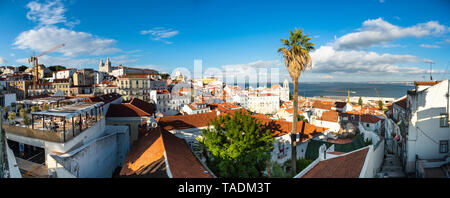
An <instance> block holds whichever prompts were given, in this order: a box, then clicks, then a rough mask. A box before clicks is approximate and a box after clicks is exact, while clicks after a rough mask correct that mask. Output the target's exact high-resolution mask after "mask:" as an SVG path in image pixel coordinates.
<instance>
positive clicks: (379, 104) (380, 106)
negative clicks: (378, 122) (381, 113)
mask: <svg viewBox="0 0 450 198" xmlns="http://www.w3.org/2000/svg"><path fill="white" fill-rule="evenodd" d="M383 106H384V105H383V101H381V100H380V101H378V107H379V108H380V109H383Z"/></svg>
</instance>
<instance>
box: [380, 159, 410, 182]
mask: <svg viewBox="0 0 450 198" xmlns="http://www.w3.org/2000/svg"><path fill="white" fill-rule="evenodd" d="M379 174H382V175H384V177H387V178H403V177H406V175H405V173H404V172H403V168H402V164H401V162H400V160H399V159H398V157H397V156H395V155H393V154H385V155H384V160H383V166H382V167H381V171H380V172H379Z"/></svg>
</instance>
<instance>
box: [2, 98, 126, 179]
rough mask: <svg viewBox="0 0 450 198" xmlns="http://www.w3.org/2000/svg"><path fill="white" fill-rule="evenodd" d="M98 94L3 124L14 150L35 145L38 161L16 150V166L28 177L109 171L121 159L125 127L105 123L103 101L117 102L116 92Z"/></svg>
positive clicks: (105, 173)
mask: <svg viewBox="0 0 450 198" xmlns="http://www.w3.org/2000/svg"><path fill="white" fill-rule="evenodd" d="M103 97H107V98H102V97H99V98H91V99H88V100H89V101H90V102H77V103H75V104H72V105H66V106H60V107H58V108H56V109H52V110H51V111H41V112H34V113H32V115H31V117H32V124H31V126H25V125H16V126H11V125H5V128H4V129H5V132H6V138H7V139H8V141H9V142H10V143H13V144H14V145H15V147H14V148H15V149H18V151H17V152H23V153H27V152H28V153H29V152H34V151H40V152H39V153H37V154H36V156H35V157H34V158H35V159H41V160H42V162H39V163H37V162H33V161H30V160H31V158H25V159H22V158H20V156H16V157H17V158H16V159H18V160H19V161H20V162H21V163H18V167H19V169H21V170H22V171H24V172H27V174H30V175H31V176H34V177H57V178H61V177H63V178H66V177H69V178H74V177H104V178H108V177H111V176H112V174H113V172H114V170H115V169H116V168H117V167H119V166H122V165H123V162H124V161H125V157H126V154H127V152H128V149H129V129H128V127H124V126H105V118H104V117H105V113H106V112H107V110H108V108H109V105H110V104H111V103H121V101H122V97H121V96H120V95H114V96H112V95H108V96H103ZM93 100H95V101H97V102H93ZM101 100H103V101H105V102H100V101H101ZM10 145H11V144H10ZM23 148H25V149H23ZM31 154H32V155H34V153H31ZM41 163H42V164H41Z"/></svg>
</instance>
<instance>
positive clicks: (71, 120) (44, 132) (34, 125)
mask: <svg viewBox="0 0 450 198" xmlns="http://www.w3.org/2000/svg"><path fill="white" fill-rule="evenodd" d="M103 118H104V103H103V102H98V103H86V102H81V103H75V104H72V105H67V106H63V107H59V108H56V109H51V110H48V111H41V112H34V113H32V114H31V120H32V121H31V125H30V126H26V125H20V124H17V125H9V124H3V128H4V129H5V131H6V132H7V133H13V134H17V135H20V136H24V137H29V138H35V139H41V140H45V141H51V142H57V143H65V142H67V141H69V140H71V139H73V138H74V137H76V136H77V135H78V134H80V133H82V132H83V131H85V130H87V129H89V128H90V127H92V126H94V125H95V124H96V123H97V122H98V121H100V120H101V119H103Z"/></svg>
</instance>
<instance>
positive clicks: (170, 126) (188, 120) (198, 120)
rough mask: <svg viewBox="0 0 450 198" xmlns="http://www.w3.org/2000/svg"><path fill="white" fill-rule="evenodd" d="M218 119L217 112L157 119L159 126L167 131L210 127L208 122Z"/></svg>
mask: <svg viewBox="0 0 450 198" xmlns="http://www.w3.org/2000/svg"><path fill="white" fill-rule="evenodd" d="M216 117H217V112H215V111H213V112H209V113H200V114H192V115H178V116H164V117H159V118H156V121H157V122H158V124H159V125H160V126H161V127H163V128H164V129H165V130H168V131H171V130H180V129H190V128H200V127H205V126H208V122H209V121H210V120H213V119H214V118H216Z"/></svg>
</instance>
